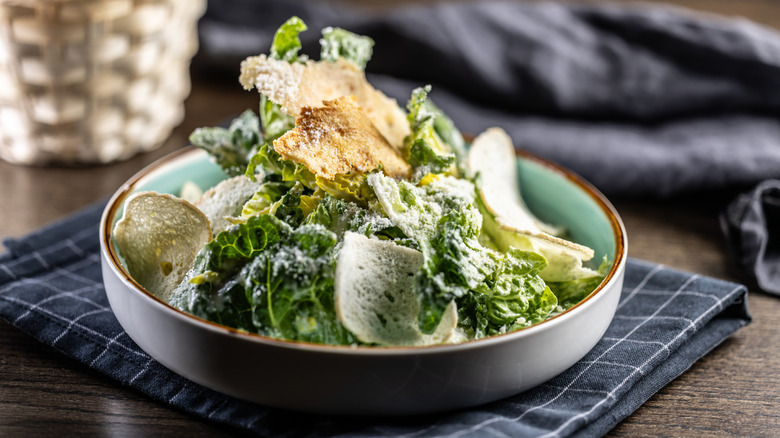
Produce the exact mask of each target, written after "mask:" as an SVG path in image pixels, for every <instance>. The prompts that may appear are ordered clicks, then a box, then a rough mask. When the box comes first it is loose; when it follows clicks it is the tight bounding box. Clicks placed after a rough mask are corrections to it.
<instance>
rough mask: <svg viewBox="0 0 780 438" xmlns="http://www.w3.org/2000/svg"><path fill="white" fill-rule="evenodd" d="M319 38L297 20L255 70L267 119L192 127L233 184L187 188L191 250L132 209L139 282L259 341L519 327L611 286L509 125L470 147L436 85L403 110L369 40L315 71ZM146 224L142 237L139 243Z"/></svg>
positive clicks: (343, 47)
mask: <svg viewBox="0 0 780 438" xmlns="http://www.w3.org/2000/svg"><path fill="white" fill-rule="evenodd" d="M305 30H306V25H305V24H304V23H303V22H302V21H301V20H300V19H298V18H296V17H293V18H291V19H290V20H288V21H287V22H286V23H285V24H283V25H282V26H281V28H280V29H279V30H278V31H277V33H276V35H275V38H274V40H273V44H272V46H271V49H270V52H269V54H268V55H260V56H257V57H251V58H248V59H247V60H245V61H244V62H243V63H242V72H241V79H240V80H241V83H242V84H243V85H244V87H245V88H248V89H250V88H256V89H257V90H258V91H259V93H260V105H259V114H257V115H256V114H255V113H254V112H253V111H251V110H248V111H246V112H244V113H243V114H242V115H241V116H240V117H238V118H236V119H235V120H234V121H233V122H232V124H231V125H230V126H229V127H228V128H221V127H213V128H201V129H198V130H196V131H195V132H193V134H192V135H191V138H190V140H191V142H192V144H194V145H195V146H197V147H199V148H201V149H203V150H205V151H206V152H208V153H209V154H210V156H211V157H212V159H213V160H214V161H215V162H216V163H217V164H218V165H219V166H221V168H222V169H223V170H224V173H225V174H226V175H227V177H228V179H226V180H225V181H223V183H220V184H219V185H218V186H216V187H214V188H211V189H209V190H208V191H207V192H206V193H203V194H200V193H196V194H194V195H187V196H186V197H189V198H190V200H191V201H192V203H190V202H188V201H185V200H175V202H177V204H176V205H169V204H170V203H172V202H174V201H172V200H171V199H170V198H166V199H165V201H164V202H166V203H168V204H166V207H165V208H168V209H171V210H170V211H174V210H176V211H178V210H181V211H182V212H183V213H182V214H176V216H177V217H185V216H188V215H192V216H195V217H200V215H201V212H202V216H205V217H206V218H207V219H208V221H205V223H206V225H205V226H206V227H208V232H207V233H204V232H203V227H204V225H202V224H201V222H204V221H198V220H197V219H193V220H192V221H190V223H188V224H184V225H177V226H178V227H180V229H181V227H193V228H195V229H198V230H200V231H201V232H200V233H195V232H193V233H189V234H192V235H198V236H199V237H197V240H196V241H191V242H186V243H187V244H188V245H189V247H190V248H195V249H194V250H187V251H184V250H183V249H181V248H182V247H181V245H183V244H185V242H184V241H185V240H186V239H184V238H182V237H181V236H179V237H177V238H176V239H167V240H166V239H165V238H162V237H160V238H156V237H154V236H156V235H159V236H162V235H163V234H164V233H162V232H160V233H158V234H155V233H154V232H150V231H149V229H154V227H155V226H157V225H155V219H154V217H157V216H156V215H155V214H151V213H150V211H153V210H154V209H155V208H160V207H159V206H158V205H157V204H155V203H154V202H151V204H150V205H151V206H147V207H140V206H139V205H140V201H135V199H134V198H131V199H128V200H127V202H126V205H125V216H124V217H123V219H122V220H121V221H120V222H119V223H118V224H117V227H116V228H115V232H114V234H115V236H116V241H117V246H118V248H119V250H120V253H121V255H122V257H123V259H124V261H125V263H126V266H127V267H128V270H129V271H130V273H131V275H133V277H134V278H136V280H138V281H139V282H140V283H141V285H142V286H144V287H145V288H147V289H148V290H149V291H150V292H152V293H154V294H155V295H157V296H158V297H161V299H164V300H165V301H167V302H168V303H169V304H170V305H172V306H174V307H176V308H178V309H180V310H183V311H185V312H188V313H191V314H193V315H195V316H198V317H200V318H203V319H206V320H209V321H213V322H216V323H219V324H222V325H225V326H228V327H233V328H236V329H239V330H244V331H247V332H250V333H258V334H261V335H265V336H270V337H274V338H279V339H286V340H295V341H305V342H314V343H322V344H340V345H372V346H379V345H427V344H434V343H447V342H461V341H467V340H471V339H478V338H482V337H486V336H491V335H495V334H500V333H506V332H510V331H514V330H518V329H522V328H525V327H528V326H531V325H533V324H536V323H539V322H541V321H544V320H546V319H548V318H550V317H552V316H554V315H556V314H558V313H560V312H562V311H564V310H565V309H567V308H570V307H571V306H573V305H575V304H577V303H578V302H579V301H581V300H582V299H583V298H584V297H585V296H587V295H588V294H589V293H591V292H592V291H593V290H594V289H595V288H596V287H597V286H598V285H599V284H600V282H601V281H602V279H603V277H604V273H605V270H606V267H607V263H606V262H604V263H602V265H601V266H600V267H595V268H593V269H592V268H588V267H586V266H585V265H583V262H587V261H588V260H591V259H592V258H593V251H592V250H590V249H589V248H587V247H584V246H581V245H578V244H575V243H572V242H569V241H567V240H564V239H563V238H562V237H561V235H564V233H565V230H562V229H560V228H557V227H554V226H551V225H549V224H545V223H543V222H541V221H539V220H538V219H536V218H535V217H534V216H533V215H532V214H531V213H530V212H529V211H528V209H527V207H526V206H525V204H524V203H523V201H522V197H521V196H520V192H519V189H518V188H517V185H516V184H515V181H516V180H517V179H516V175H515V173H514V172H516V166H515V158H514V149H513V146H512V144H511V140H509V137H508V136H507V135H506V134H505V133H503V131H501V130H500V129H498V128H491V129H490V130H488V131H486V132H485V133H483V134H480V135H479V136H478V137H477V138H476V139H475V140H474V141H473V142H472V143H471V145H467V142H466V141H465V140H464V138H463V137H462V135H461V133H460V132H459V131H458V129H457V128H456V127H455V125H454V123H453V121H452V120H451V119H449V118H448V117H447V116H446V115H445V114H444V113H443V112H442V111H441V110H440V109H439V108H438V107H437V106H436V105H435V104H434V103H433V102H432V101H431V99H430V98H429V97H428V93H429V91H430V86H425V87H421V88H417V89H416V90H414V91H413V92H412V94H411V96H410V99H409V101H408V103H407V105H406V107H405V109H403V108H401V107H400V106H398V104H397V103H396V102H395V101H394V100H393V99H390V98H388V97H386V96H385V95H384V94H382V93H381V92H379V91H378V90H375V89H374V88H373V87H371V85H370V84H369V83H368V82H367V81H366V79H365V74H364V72H363V68H364V67H365V65H366V63H367V62H368V61H369V60H370V58H371V55H372V49H373V44H374V43H373V41H372V40H371V39H370V38H368V37H365V36H359V35H356V34H353V33H351V32H349V31H346V30H344V29H334V28H326V29H325V30H323V33H322V39H321V53H320V59H319V60H318V61H313V60H310V59H308V57H306V56H305V55H302V54H300V50H301V42H300V39H299V33H300V32H303V31H305ZM144 195H145V196H146V199H147V200H150V199H151V200H152V201H153V200H154V199H155V197H156V196H157V195H155V194H153V195H149V194H148V193H146V194H144ZM160 196H162V195H160ZM182 197H185V196H184V195H182ZM162 202H163V200H160V204H159V205H162ZM184 213H186V214H184ZM139 223H142V224H143V226H141V225H139ZM159 227H161V228H165V227H170V223H168V224H159ZM141 229H143V230H144V231H143V232H144V233H145V236H146V237H147V238H146V244H145V245H141V247H140V248H136V247H134V245H136V246H138V245H137V244H134V243H133V242H134V238H133V237H134V233H135V232H137V231H138V230H141ZM180 234H181V233H180ZM136 240H138V239H136ZM152 241H153V242H152ZM166 257H167V259H166ZM150 259H154V260H153V262H149V260H150ZM171 260H174V261H171ZM149 270H153V271H155V270H156V271H155V272H151V273H149V272H148V271H149ZM141 271H143V272H141ZM157 271H159V272H157ZM141 278H144V280H141Z"/></svg>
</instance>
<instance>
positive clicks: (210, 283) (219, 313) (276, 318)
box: [171, 214, 355, 344]
mask: <svg viewBox="0 0 780 438" xmlns="http://www.w3.org/2000/svg"><path fill="white" fill-rule="evenodd" d="M336 242H337V237H336V235H335V234H334V233H332V232H330V231H328V230H327V229H325V228H324V227H322V226H318V225H304V226H301V227H298V228H296V229H293V228H292V227H291V226H289V225H287V224H286V223H285V222H283V221H282V220H280V219H278V218H276V217H274V216H273V215H270V214H264V215H257V216H252V217H250V218H249V219H248V220H247V221H246V223H239V224H236V225H233V226H232V227H231V228H229V229H228V230H226V231H223V232H222V233H220V234H218V235H217V237H216V238H215V239H214V240H212V241H211V242H209V243H208V244H207V245H206V246H205V247H204V248H203V250H201V252H200V253H199V254H198V257H197V258H196V261H195V264H194V267H193V269H192V270H191V271H190V272H189V273H188V274H187V278H186V280H185V281H184V282H182V284H181V285H180V286H179V287H178V288H177V289H176V290H175V291H174V295H173V298H172V299H171V305H173V306H175V307H177V308H179V309H181V310H184V311H186V312H189V313H192V314H194V315H195V316H199V317H201V318H204V319H207V320H210V321H214V322H218V323H220V324H224V325H227V326H229V327H235V328H239V329H242V330H246V331H249V332H254V333H261V334H265V335H269V336H273V337H277V338H281V339H291V340H303V341H310V342H319V343H327V344H350V343H353V342H355V339H354V338H353V336H352V335H351V334H350V333H349V332H348V331H347V330H346V329H344V328H343V327H342V326H341V324H340V323H339V321H338V318H337V317H336V314H335V310H334V309H333V272H334V270H335V266H334V263H335V258H334V255H333V250H334V248H335V246H336Z"/></svg>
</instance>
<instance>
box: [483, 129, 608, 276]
mask: <svg viewBox="0 0 780 438" xmlns="http://www.w3.org/2000/svg"><path fill="white" fill-rule="evenodd" d="M468 168H469V171H470V172H472V173H473V174H478V175H479V198H480V201H481V204H482V207H483V208H484V209H485V210H486V211H484V212H483V213H486V214H487V215H489V216H488V220H486V221H485V224H484V226H485V231H486V232H487V233H488V234H489V235H490V237H491V238H492V239H493V242H494V243H495V244H496V245H497V246H498V247H499V249H501V250H502V251H506V250H507V249H508V248H510V247H513V248H516V249H521V250H524V251H533V252H536V253H538V254H541V255H542V256H543V257H544V258H545V259H547V266H546V267H545V268H544V269H543V270H542V271H541V272H540V273H539V275H540V276H541V277H542V278H543V279H544V280H545V281H568V280H573V279H576V278H582V277H591V276H595V275H598V274H597V273H596V272H595V271H593V270H591V269H588V268H586V267H583V265H582V262H583V261H588V260H590V259H592V258H593V255H594V254H593V250H592V249H591V248H588V247H587V246H584V245H580V244H577V243H574V242H571V241H569V240H566V239H562V238H560V237H557V236H554V235H552V234H551V233H560V232H562V231H563V230H562V229H561V228H559V227H554V226H552V225H549V224H545V223H544V222H542V221H540V220H539V219H537V218H536V217H535V216H534V215H533V214H532V213H531V211H530V210H529V209H528V207H527V206H526V205H525V202H523V199H522V197H521V195H520V190H521V188H519V187H518V184H517V164H516V158H515V152H514V146H513V145H512V140H511V138H510V137H509V135H507V134H506V132H504V131H503V130H502V129H500V128H490V129H488V130H486V131H485V132H483V133H482V134H480V135H479V136H477V138H475V139H474V142H473V143H472V145H471V148H470V149H469V154H468ZM490 219H492V220H490Z"/></svg>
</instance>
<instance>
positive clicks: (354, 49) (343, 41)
mask: <svg viewBox="0 0 780 438" xmlns="http://www.w3.org/2000/svg"><path fill="white" fill-rule="evenodd" d="M373 47H374V40H372V39H371V38H369V37H367V36H361V35H357V34H354V33H352V32H350V31H347V30H344V29H341V28H337V27H336V28H333V27H326V28H325V29H322V38H321V39H320V59H321V60H323V61H328V62H335V61H336V60H338V59H339V58H340V57H341V58H345V59H347V60H349V61H352V62H353V63H355V65H357V66H358V67H360V68H362V69H364V68H366V64H368V61H369V60H370V59H371V55H372V54H373Z"/></svg>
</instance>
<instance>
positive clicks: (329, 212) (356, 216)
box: [304, 195, 406, 239]
mask: <svg viewBox="0 0 780 438" xmlns="http://www.w3.org/2000/svg"><path fill="white" fill-rule="evenodd" d="M304 223H306V224H320V225H322V226H324V227H326V228H327V229H329V230H331V231H333V232H334V233H336V235H337V236H338V237H339V239H342V238H343V236H344V233H346V232H347V231H352V232H355V233H360V234H363V235H365V236H374V235H375V236H377V237H379V238H380V239H405V238H406V235H405V234H404V233H403V231H401V230H400V229H399V228H398V227H396V226H395V225H393V223H392V222H391V221H390V219H388V218H387V217H385V216H383V215H380V214H379V213H377V212H375V211H371V210H368V209H366V208H363V207H362V206H360V205H358V204H357V203H355V202H351V201H345V200H343V199H339V198H336V197H334V196H331V195H326V196H325V198H324V199H322V201H321V202H320V203H319V204H318V205H317V208H316V209H315V210H313V211H312V212H311V214H309V216H308V217H306V220H305V221H304Z"/></svg>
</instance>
